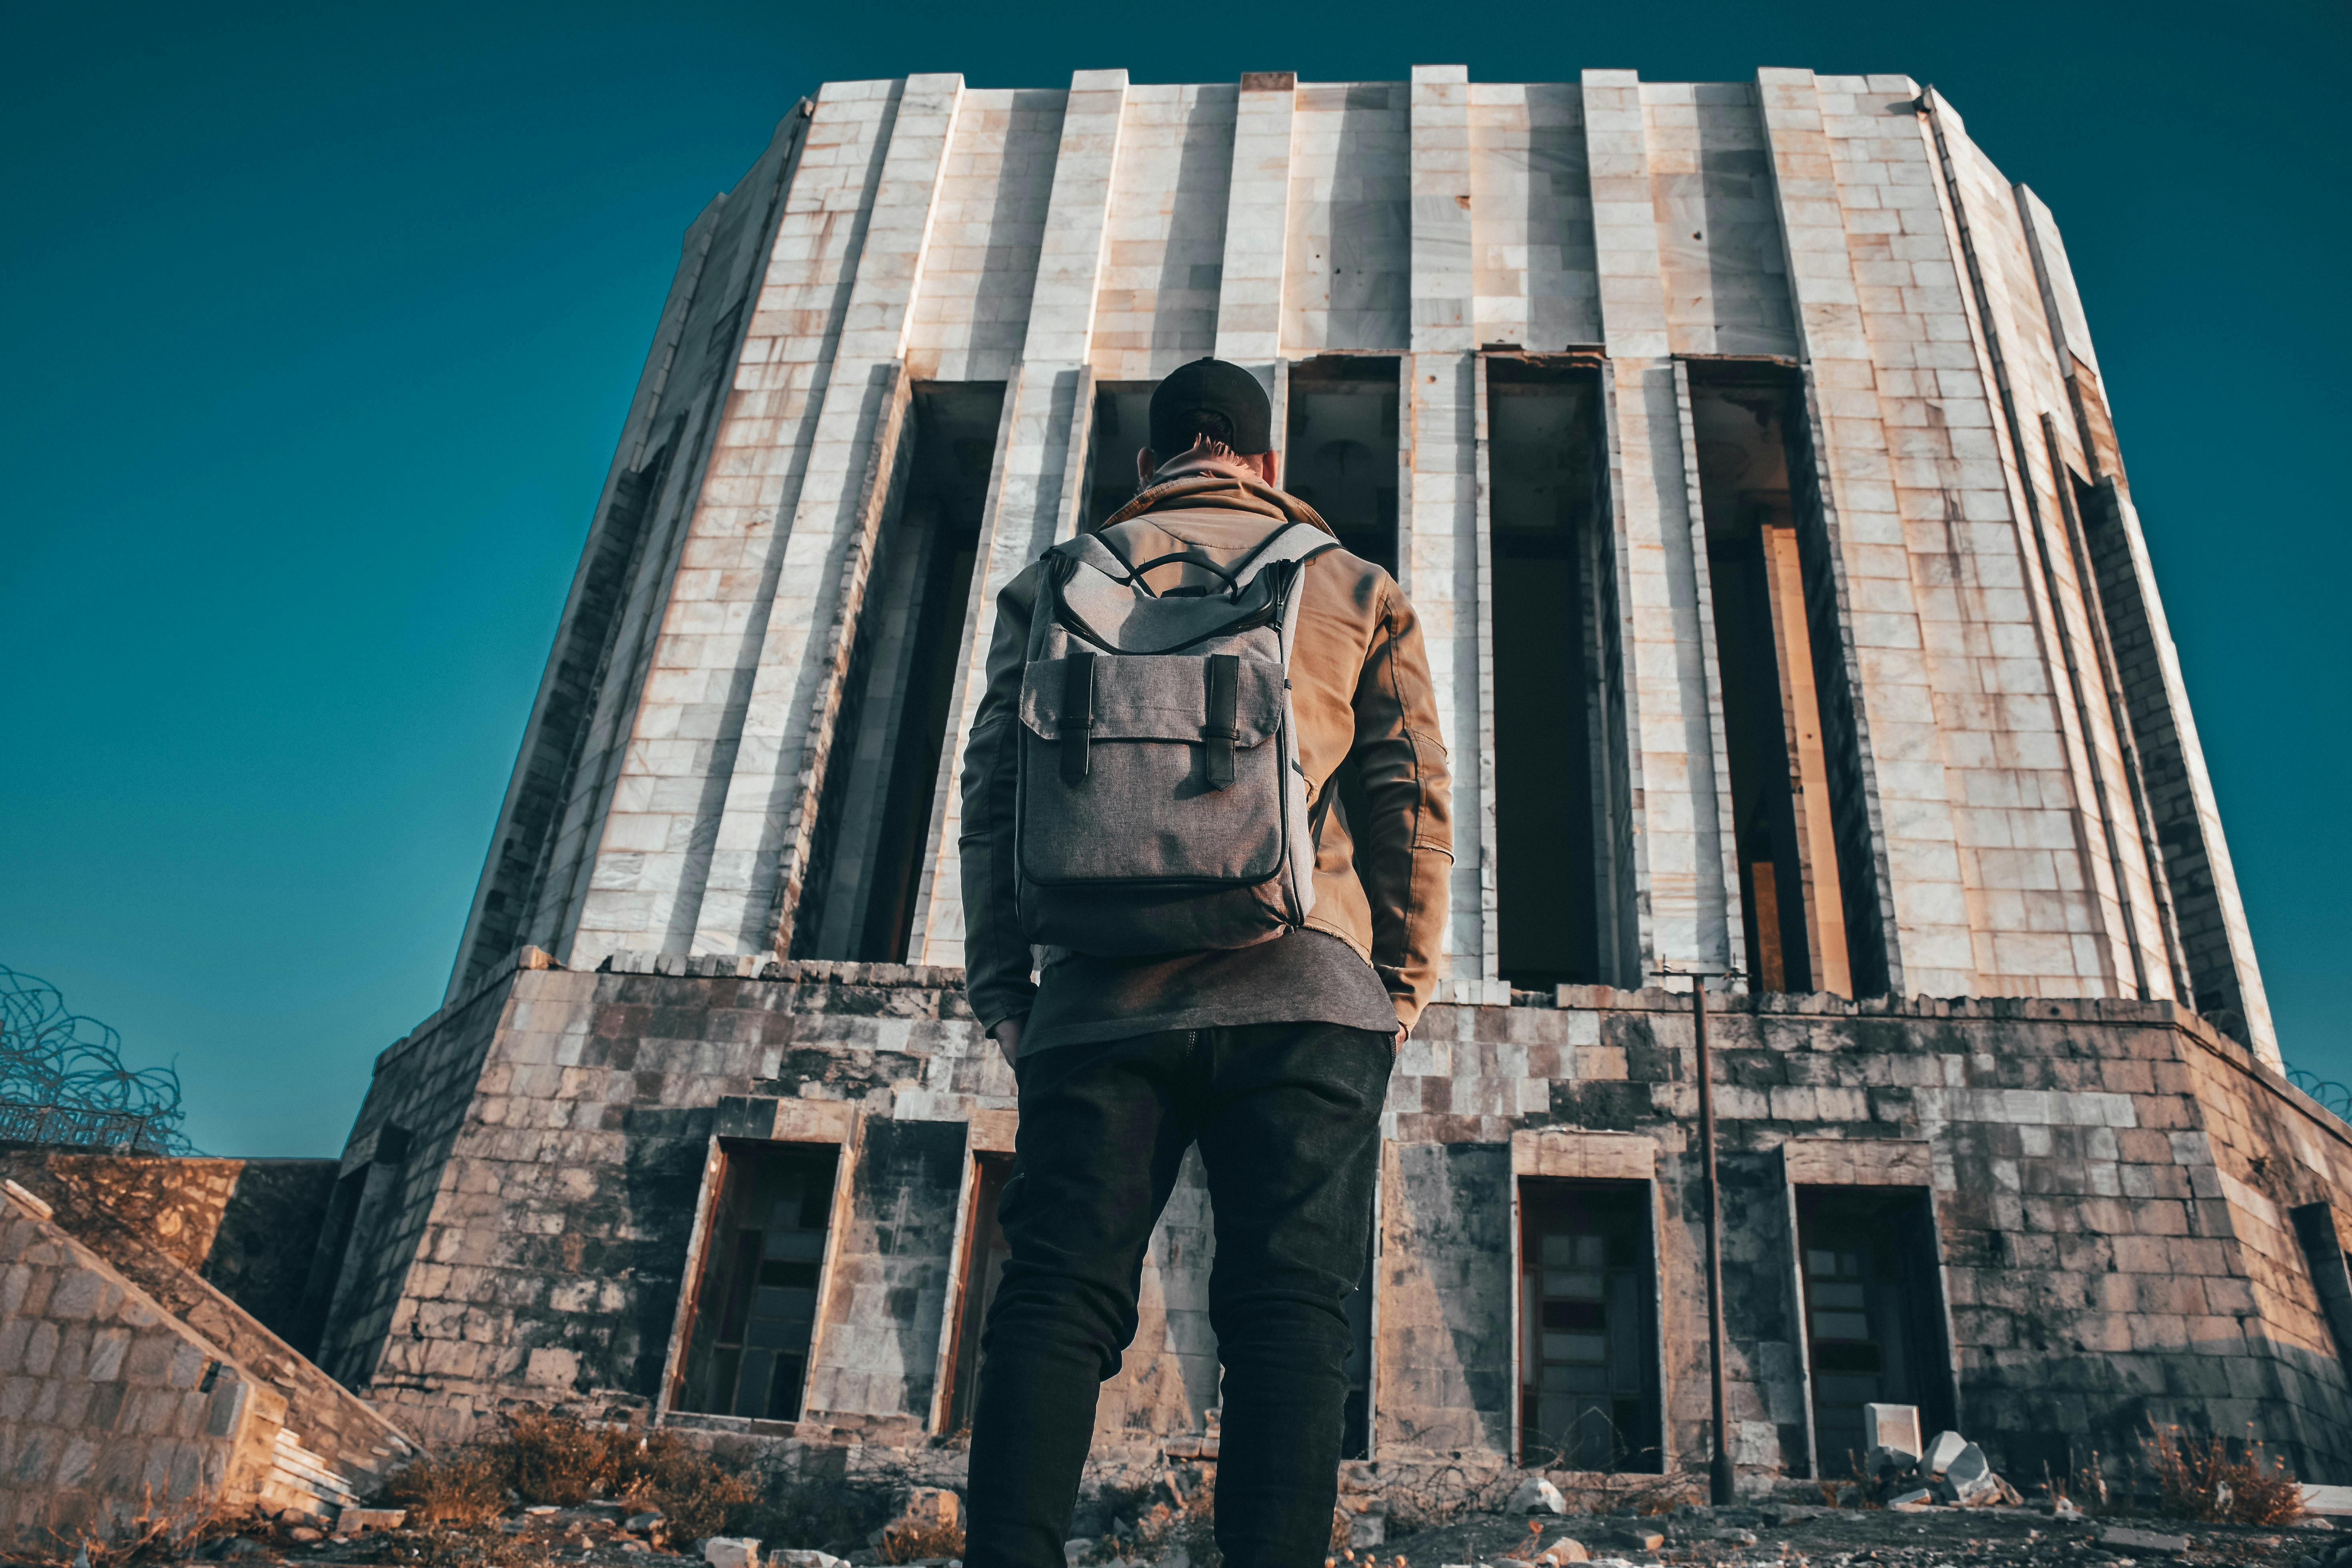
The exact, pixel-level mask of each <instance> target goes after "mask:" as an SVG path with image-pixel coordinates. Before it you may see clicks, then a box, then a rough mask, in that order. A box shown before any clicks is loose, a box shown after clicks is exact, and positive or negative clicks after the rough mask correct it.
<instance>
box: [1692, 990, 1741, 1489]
mask: <svg viewBox="0 0 2352 1568" xmlns="http://www.w3.org/2000/svg"><path fill="white" fill-rule="evenodd" d="M1691 1022H1692V1025H1693V1026H1694V1027H1695V1028H1696V1032H1697V1036H1698V1141H1699V1147H1700V1149H1701V1150H1702V1151H1703V1154H1702V1158H1703V1159H1704V1160H1705V1162H1706V1340H1707V1351H1708V1355H1707V1361H1708V1363H1709V1365H1710V1367H1711V1369H1712V1374H1713V1378H1714V1384H1715V1387H1714V1394H1715V1458H1714V1460H1713V1462H1712V1463H1711V1464H1710V1465H1709V1466H1708V1467H1707V1491H1708V1494H1709V1496H1710V1497H1711V1498H1712V1499H1713V1500H1714V1502H1715V1505H1716V1506H1717V1508H1722V1507H1726V1506H1727V1505H1728V1504H1730V1503H1731V1502H1733V1501H1735V1500H1737V1498H1738V1476H1737V1474H1736V1473H1735V1472H1734V1471H1733V1469H1732V1465H1731V1440H1730V1439H1731V1423H1730V1420H1729V1416H1728V1412H1727V1405H1728V1404H1729V1399H1728V1396H1727V1390H1726V1388H1725V1384H1724V1368H1723V1341H1724V1333H1723V1189H1722V1186H1721V1185H1720V1184H1718V1183H1717V1180H1716V1174H1715V1057H1714V1053H1713V1052H1711V1051H1710V1050H1709V1049H1708V1048H1707V1044H1706V977H1705V976H1703V975H1694V976H1692V978H1691Z"/></svg>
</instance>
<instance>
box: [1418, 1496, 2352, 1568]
mask: <svg viewBox="0 0 2352 1568" xmlns="http://www.w3.org/2000/svg"><path fill="white" fill-rule="evenodd" d="M1541 1523H1542V1525H1543V1529H1542V1531H1540V1533H1537V1532H1534V1531H1530V1530H1529V1528H1528V1521H1527V1520H1525V1519H1515V1518H1511V1517H1508V1516H1507V1515H1500V1514H1484V1515H1479V1516H1476V1517H1475V1518H1472V1519H1465V1520H1463V1521H1459V1522H1457V1523H1454V1524H1450V1525H1446V1526H1444V1528H1442V1529H1437V1530H1428V1531H1421V1532H1419V1533H1417V1534H1414V1535H1411V1536H1407V1537H1404V1538H1402V1539H1401V1540H1399V1541H1396V1542H1392V1543H1391V1544H1389V1545H1385V1546H1382V1547H1381V1548H1380V1549H1379V1552H1380V1555H1381V1557H1383V1558H1384V1559H1390V1560H1393V1559H1394V1558H1396V1557H1398V1556H1402V1558H1403V1559H1404V1560H1405V1563H1406V1564H1407V1568H1446V1565H1448V1564H1456V1563H1470V1564H1476V1563H1497V1562H1499V1561H1500V1560H1501V1559H1503V1558H1507V1557H1508V1558H1517V1559H1520V1560H1522V1561H1525V1560H1528V1559H1532V1558H1534V1557H1536V1556H1537V1555H1538V1554H1540V1553H1542V1552H1544V1551H1545V1550H1546V1549H1547V1548H1548V1547H1549V1545H1550V1544H1551V1543H1553V1542H1557V1541H1558V1540H1559V1538H1560V1537H1562V1536H1569V1537H1572V1538H1573V1539H1575V1540H1576V1541H1577V1542H1579V1543H1580V1544H1581V1545H1582V1546H1584V1547H1585V1549H1586V1550H1587V1551H1588V1552H1590V1553H1591V1559H1592V1561H1593V1562H1595V1563H1612V1562H1619V1561H1622V1562H1624V1563H1633V1564H1639V1565H1644V1568H1646V1565H1647V1564H1651V1563H1708V1564H1719V1565H1723V1568H1730V1565H1733V1564H1740V1565H1747V1564H1759V1565H1760V1564H1767V1563H1769V1564H1772V1565H1773V1568H1790V1565H1793V1564H1800V1563H1801V1564H1807V1565H1810V1568H1848V1565H1849V1564H1862V1563H1889V1564H1892V1563H1914V1564H1918V1565H1919V1568H1978V1565H1979V1564H1984V1565H1991V1564H2012V1563H2034V1564H2041V1563H2051V1564H2060V1565H2064V1568H2073V1565H2074V1564H2077V1563H2214V1564H2231V1565H2232V1568H2237V1565H2243V1568H2273V1565H2276V1568H2293V1565H2294V1564H2298V1563H2302V1562H2303V1560H2304V1559H2305V1558H2306V1557H2313V1556H2316V1555H2318V1554H2319V1553H2321V1552H2325V1551H2326V1550H2327V1549H2328V1548H2329V1547H2331V1546H2333V1545H2335V1544H2336V1542H2337V1540H2338V1539H2339V1538H2338V1537H2337V1536H2336V1534H2335V1533H2334V1532H2333V1531H2330V1529H2329V1527H2328V1525H2327V1524H2326V1523H2325V1522H2324V1521H2305V1523H2304V1524H2302V1525H2297V1526H2295V1527H2293V1528H2288V1529H2268V1530H2261V1529H2252V1528H2248V1527H2245V1526H2240V1525H2221V1524H2215V1525H2207V1524H2194V1525H2185V1524H2179V1523H2172V1522H2167V1521H2159V1520H2147V1519H2127V1520H2081V1521H2055V1520H2053V1519H2052V1518H2051V1517H2050V1515H2049V1514H2048V1513H2046V1512H2043V1511H2042V1510H2036V1509H2025V1508H2014V1509H2012V1508H1971V1509H1928V1510H1921V1511H1918V1512H1916V1513H1915V1512H1889V1511H1887V1510H1883V1509H1872V1510H1853V1509H1815V1508H1807V1507H1799V1506H1789V1505H1778V1506H1776V1505H1767V1506H1764V1507H1761V1508H1725V1509H1706V1508H1691V1507H1685V1508H1680V1509H1676V1510H1675V1511H1674V1512H1672V1513H1671V1514H1667V1515H1664V1516H1662V1517H1659V1518H1655V1519H1636V1520H1602V1519H1593V1518H1581V1519H1580V1518H1567V1519H1553V1520H1545V1521H1541ZM2114 1531H2133V1532H2135V1533H2137V1534H2142V1535H2148V1536H2156V1537H2158V1538H2162V1539H2164V1540H2165V1543H2166V1548H2168V1547H2169V1544H2170V1542H2171V1541H2173V1540H2179V1539H2180V1538H2183V1537H2185V1538H2186V1539H2187V1542H2188V1546H2187V1549H2186V1550H2185V1551H2178V1552H2176V1551H2172V1550H2169V1549H2158V1548H2152V1547H2150V1546H2147V1545H2145V1544H2124V1543H2118V1544H2105V1543H2103V1542H2102V1537H2104V1536H2106V1535H2107V1534H2109V1533H2110V1532H2114ZM1653 1534H1655V1535H1660V1536H1663V1537H1664V1540H1663V1541H1662V1542H1659V1544H1658V1545H1656V1546H1655V1547H1651V1548H1646V1549H1645V1548H1643V1547H1641V1546H1638V1545H1637V1544H1636V1542H1638V1541H1639V1540H1641V1539H1642V1538H1643V1537H1646V1536H1649V1535H1653Z"/></svg>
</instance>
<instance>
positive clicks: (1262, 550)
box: [1227, 521, 1339, 590]
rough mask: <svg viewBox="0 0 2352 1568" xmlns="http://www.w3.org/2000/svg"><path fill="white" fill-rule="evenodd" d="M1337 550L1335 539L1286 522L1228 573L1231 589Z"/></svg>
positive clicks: (1310, 525)
mask: <svg viewBox="0 0 2352 1568" xmlns="http://www.w3.org/2000/svg"><path fill="white" fill-rule="evenodd" d="M1337 549H1339V541H1338V540H1336V539H1334V538H1332V537H1331V536H1330V535H1329V534H1328V533H1326V532H1324V531H1322V530H1321V529H1319V528H1318V527H1316V526H1315V525H1314V524H1313V523H1311V522H1297V521H1291V522H1286V523H1284V524H1283V525H1282V526H1281V527H1280V528H1277V529H1276V530H1275V531H1273V532H1272V533H1269V534H1267V535H1266V536H1265V540H1264V541H1263V542H1261V543H1260V544H1259V545H1258V547H1257V548H1256V549H1255V550H1253V551H1251V552H1249V553H1248V554H1247V555H1244V556H1243V557H1242V558H1241V559H1240V560H1238V561H1236V562H1234V563H1233V565H1231V566H1230V567H1228V568H1227V570H1228V571H1230V572H1232V573H1233V574H1234V588H1235V589H1236V590H1239V589H1242V588H1246V587H1248V586H1249V584H1250V582H1251V580H1252V579H1254V578H1255V577H1256V576H1257V574H1259V573H1261V572H1264V571H1265V570H1266V568H1268V567H1270V566H1280V565H1284V564H1286V563H1289V562H1294V561H1296V562H1302V563H1303V562H1307V561H1312V560H1314V559H1315V557H1317V556H1318V555H1320V554H1322V553H1323V552H1325V551H1327V550H1337Z"/></svg>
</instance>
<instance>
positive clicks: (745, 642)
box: [559, 81, 906, 968]
mask: <svg viewBox="0 0 2352 1568" xmlns="http://www.w3.org/2000/svg"><path fill="white" fill-rule="evenodd" d="M905 92H906V87H905V84H902V83H899V82H896V81H862V82H832V83H828V84H826V86H825V87H824V90H823V91H822V92H821V93H820V94H819V95H818V97H817V101H816V108H815V112H814V117H813V118H812V119H811V121H810V123H809V129H808V132H807V142H806V146H805V149H804V150H803V153H802V154H801V160H800V165H799V170H798V172H797V174H795V176H794V178H793V182H792V185H791V188H790V190H789V191H788V192H787V193H786V194H785V196H784V210H783V216H782V219H781V220H780V222H779V223H778V226H777V229H776V235H775V240H774V243H773V245H772V247H770V249H769V250H768V251H767V253H766V254H764V255H762V256H761V257H759V258H758V259H757V263H756V266H755V268H754V277H755V279H757V280H756V281H755V282H754V283H753V284H752V285H751V289H752V295H751V321H750V324H749V326H748V327H747V328H746V329H745V330H744V335H743V343H742V349H741V352H740V355H739V356H738V358H737V360H736V363H735V365H734V372H733V380H732V384H731V385H730V387H729V388H728V390H727V392H726V394H725V401H724V405H723V406H722V407H721V408H720V409H719V411H718V412H717V413H716V414H715V416H714V417H715V419H716V423H717V428H716V430H715V431H714V432H713V434H712V435H711V437H709V456H708V458H703V459H699V460H698V461H697V462H695V463H694V464H693V465H691V466H692V468H693V472H692V473H691V476H690V477H689V478H688V479H687V480H686V481H685V482H686V484H687V485H688V488H689V489H690V490H691V500H688V501H686V502H684V503H683V504H684V505H686V506H687V507H688V510H689V514H690V515H689V520H688V523H687V525H686V531H685V538H684V539H683V541H682V542H680V543H679V545H678V556H677V569H676V571H675V573H674V574H672V575H671V577H670V579H669V581H668V583H667V585H666V588H667V597H666V599H665V601H664V602H662V603H661V604H659V605H657V606H656V607H654V608H653V609H652V614H653V615H654V616H655V617H656V619H657V622H658V628H657V630H656V631H655V632H654V633H653V634H652V649H651V652H650V654H649V655H648V656H647V658H646V673H645V677H644V685H643V689H642V693H641V695H640V696H639V698H638V700H637V702H636V704H635V711H634V713H633V714H630V715H629V716H627V717H626V718H625V720H624V721H623V722H625V725H626V726H627V728H626V730H625V732H624V733H623V734H622V735H620V736H617V737H615V739H614V747H615V750H616V751H617V752H618V753H619V754H618V759H617V765H616V766H615V768H614V773H613V774H612V776H611V778H610V780H609V782H608V784H607V785H606V787H607V788H609V790H610V792H611V805H610V806H609V808H608V809H606V810H605V811H604V813H603V815H602V818H601V822H598V823H593V824H591V825H590V830H591V831H593V833H594V835H595V839H594V843H593V846H592V847H588V848H586V849H585V850H583V854H584V855H585V856H586V858H588V860H589V862H590V863H589V864H588V865H587V866H585V867H584V868H583V875H582V879H583V881H584V883H585V887H584V889H583V890H582V891H581V893H580V895H579V904H578V910H579V912H578V915H577V918H576V921H573V922H572V929H570V930H569V931H565V932H562V933H561V934H560V938H559V940H560V941H561V942H562V957H563V959H564V962H566V963H571V964H574V965H577V966H580V967H583V968H593V967H594V966H595V965H596V964H597V963H599V962H600V961H602V960H603V959H604V957H605V956H606V955H607V954H609V953H612V952H615V951H617V950H623V949H634V950H640V951H659V950H662V949H665V948H667V949H668V950H670V951H677V949H679V948H682V947H684V946H685V945H686V944H687V941H688V938H689V937H690V935H691V933H692V931H693V929H694V920H695V913H696V907H697V905H698V902H699V900H700V898H701V892H702V886H703V877H704V873H705V872H706V871H707V869H708V867H709V850H710V845H711V843H712V837H713V833H714V831H715V829H716V827H717V825H718V823H717V819H718V814H719V804H720V802H721V800H722V799H723V797H724V793H725V791H726V789H727V785H728V781H729V778H730V774H731V773H732V772H733V769H734V765H735V762H736V753H737V740H738V736H739V734H740V730H741V727H742V724H743V721H744V711H745V704H746V702H747V700H748V697H749V693H750V690H751V684H752V680H751V676H752V670H753V668H754V667H755V665H756V661H757V659H758V656H759V650H760V647H761V637H762V636H763V633H764V628H765V626H766V625H767V620H768V614H769V609H770V605H771V604H772V600H773V597H774V594H775V589H776V584H777V581H778V576H779V574H780V572H781V570H782V560H783V553H784V549H783V546H784V541H785V538H786V536H787V534H788V533H789V531H790V529H789V523H790V520H791V518H792V516H793V509H794V507H795V505H796V500H797V497H798V494H799V490H800V487H801V483H802V480H803V477H804V475H805V473H806V468H807V463H808V458H809V456H810V450H811V447H810V442H811V438H812V437H813V435H814V428H815V426H816V423H817V420H818V418H819V416H820V411H821V409H822V408H823V406H824V392H825V388H826V386H827V384H828V380H827V377H828V367H829V366H830V365H831V363H832V362H833V358H834V354H835V349H836V346H837V345H838V343H839V342H840V340H841V335H842V331H843V328H844V325H845V321H846V317H847V310H848V305H849V301H850V299H851V295H852V289H853V288H854V285H855V280H856V276H857V272H858V267H859V262H860V259H861V247H862V245H863V242H864V240H865V237H866V223H865V222H864V221H863V218H864V216H865V215H866V213H867V212H868V211H869V210H870V208H871V206H872V204H873V201H874V197H875V194H876V191H877V187H878V185H879V184H880V182H881V177H882V174H883V170H884V165H885V163H886V161H887V148H888V146H889V144H890V142H891V139H892V129H893V126H894V124H895V123H896V119H897V115H898V110H899V107H900V104H901V100H902V99H903V98H904V96H905ZM696 438H697V439H699V437H696ZM687 449H688V450H692V449H693V448H692V444H691V443H688V444H687ZM682 460H683V459H682Z"/></svg>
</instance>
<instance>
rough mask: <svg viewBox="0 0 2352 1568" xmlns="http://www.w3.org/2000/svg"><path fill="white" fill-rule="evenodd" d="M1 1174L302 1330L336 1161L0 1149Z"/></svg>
mask: <svg viewBox="0 0 2352 1568" xmlns="http://www.w3.org/2000/svg"><path fill="white" fill-rule="evenodd" d="M0 1175H6V1176H9V1177H12V1178H14V1179H15V1180H16V1181H18V1182H20V1183H22V1184H24V1185H26V1187H28V1188H30V1189H31V1190H33V1191H34V1192H36V1193H38V1194H42V1195H44V1196H45V1197H47V1199H48V1201H49V1202H51V1203H52V1204H56V1205H59V1206H61V1207H62V1206H70V1207H72V1208H74V1209H76V1210H79V1211H81V1212H84V1213H89V1214H92V1215H96V1214H101V1213H102V1214H104V1215H109V1216H110V1217H111V1218H112V1219H113V1220H114V1221H116V1222H118V1223H119V1224H120V1225H121V1226H123V1227H124V1228H126V1229H127V1230H130V1231H132V1232H135V1233H136V1234H137V1235H138V1236H139V1237H141V1238H142V1240H143V1241H145V1242H146V1243H147V1244H148V1245H149V1246H152V1247H155V1248H156V1249H157V1250H159V1251H161V1252H163V1254H164V1255H166V1256H167V1257H169V1258H172V1259H173V1260H174V1261H176V1262H178V1263H179V1264H181V1265H182V1266H183V1267H184V1268H189V1269H191V1270H193V1271H194V1272H195V1273H196V1274H197V1275H199V1276H201V1277H202V1278H203V1279H205V1280H206V1281H207V1282H208V1283H210V1284H212V1285H214V1286H215V1287H217V1288H218V1289H220V1291H221V1293H222V1294H224V1295H226V1296H227V1297H228V1298H229V1299H230V1300H233V1301H235V1302H236V1304H237V1305H238V1306H239V1307H241V1308H243V1309H244V1310H246V1311H247V1312H250V1313H252V1314H253V1316H254V1317H255V1318H257V1319H258V1320H259V1321H261V1322H262V1323H264V1324H266V1325H268V1328H269V1329H270V1331H272V1332H274V1333H276V1334H278V1336H279V1337H281V1338H284V1339H289V1340H291V1339H295V1338H298V1337H299V1328H298V1322H299V1316H300V1312H301V1308H302V1295H303V1289H304V1287H305V1284H306V1283H307V1281H306V1279H305V1275H306V1271H307V1270H308V1268H309V1266H310V1255H311V1252H312V1250H313V1248H314V1247H315V1244H316V1243H317V1240H318V1237H319V1232H320V1227H321V1226H323V1225H324V1224H325V1221H326V1215H327V1199H328V1195H329V1193H330V1192H331V1189H332V1188H333V1186H334V1181H335V1162H334V1161H332V1160H211V1159H172V1158H167V1157H164V1156H161V1155H142V1154H86V1153H76V1152H67V1151H61V1150H54V1149H33V1148H29V1147H23V1148H0Z"/></svg>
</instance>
